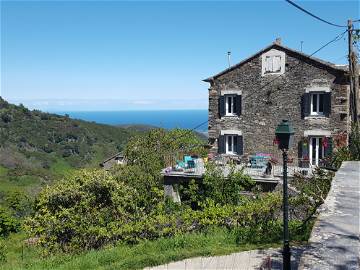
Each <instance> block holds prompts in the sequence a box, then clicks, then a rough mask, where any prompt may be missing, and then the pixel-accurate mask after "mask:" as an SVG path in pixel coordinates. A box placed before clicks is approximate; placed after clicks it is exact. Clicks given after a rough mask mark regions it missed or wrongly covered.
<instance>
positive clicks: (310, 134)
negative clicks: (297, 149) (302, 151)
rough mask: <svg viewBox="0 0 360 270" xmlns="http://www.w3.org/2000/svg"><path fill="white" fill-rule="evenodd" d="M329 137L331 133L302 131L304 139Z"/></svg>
mask: <svg viewBox="0 0 360 270" xmlns="http://www.w3.org/2000/svg"><path fill="white" fill-rule="evenodd" d="M310 136H312V137H331V131H329V130H323V129H309V130H305V131H304V137H310Z"/></svg>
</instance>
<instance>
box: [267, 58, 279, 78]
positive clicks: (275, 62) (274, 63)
mask: <svg viewBox="0 0 360 270" xmlns="http://www.w3.org/2000/svg"><path fill="white" fill-rule="evenodd" d="M279 72H281V56H280V55H272V56H266V58H265V74H266V73H279Z"/></svg>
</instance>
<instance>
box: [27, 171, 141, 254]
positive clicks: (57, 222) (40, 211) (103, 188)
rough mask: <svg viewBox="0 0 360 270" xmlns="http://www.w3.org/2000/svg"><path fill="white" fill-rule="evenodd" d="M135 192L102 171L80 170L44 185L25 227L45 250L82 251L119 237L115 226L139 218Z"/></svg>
mask: <svg viewBox="0 0 360 270" xmlns="http://www.w3.org/2000/svg"><path fill="white" fill-rule="evenodd" d="M137 201H138V194H137V193H136V191H135V190H134V189H133V188H131V187H129V186H127V185H125V184H124V183H123V182H118V181H116V180H115V178H114V177H112V176H111V175H110V174H108V173H106V172H105V171H102V170H81V171H79V172H76V173H75V174H74V175H73V176H71V177H70V178H69V179H67V180H63V181H60V182H58V183H57V184H55V185H54V186H52V187H47V188H45V189H44V190H43V191H42V192H41V193H40V195H39V198H38V200H37V202H36V204H35V208H36V214H35V215H34V216H33V217H32V218H30V219H28V220H27V221H26V228H27V230H28V231H29V232H30V233H31V234H32V235H33V236H38V237H40V239H39V243H40V244H43V245H44V246H46V247H47V249H48V250H56V249H58V248H60V249H61V250H63V251H74V252H75V251H78V252H79V251H81V250H88V249H93V248H99V247H101V246H103V245H106V244H108V243H111V242H114V241H117V240H121V238H122V235H121V234H118V233H117V232H118V229H117V228H118V226H124V225H125V224H128V223H130V222H132V221H134V220H136V219H138V218H139V215H140V211H139V209H137Z"/></svg>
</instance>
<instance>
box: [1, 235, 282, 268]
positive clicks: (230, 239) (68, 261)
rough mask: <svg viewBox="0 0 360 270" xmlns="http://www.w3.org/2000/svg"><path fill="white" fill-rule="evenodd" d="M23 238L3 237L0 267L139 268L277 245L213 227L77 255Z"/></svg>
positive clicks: (276, 245)
mask: <svg viewBox="0 0 360 270" xmlns="http://www.w3.org/2000/svg"><path fill="white" fill-rule="evenodd" d="M24 239H25V235H24V234H13V235H11V236H10V237H9V238H8V239H7V240H6V242H5V244H6V246H7V262H6V263H5V264H3V265H2V266H0V269H4V270H10V269H11V270H15V269H32V270H35V269H36V270H40V269H53V270H55V269H56V270H65V269H69V270H70V269H79V270H82V269H83V270H88V269H98V270H100V269H142V268H144V267H146V266H155V265H161V264H165V263H168V262H171V261H177V260H182V259H185V258H189V257H197V256H215V255H224V254H229V253H233V252H239V251H245V250H251V249H259V248H270V247H279V246H280V243H272V244H241V245H238V244H237V243H236V234H233V233H229V232H228V231H226V230H225V229H217V230H214V231H211V232H210V233H196V234H187V235H179V236H175V237H173V238H166V239H165V238H164V239H158V240H155V241H143V242H141V243H139V244H137V245H133V246H129V245H124V244H120V245H118V246H108V247H106V248H104V249H101V250H94V251H89V252H86V253H82V254H78V255H63V254H57V255H53V256H51V257H47V258H42V256H41V250H40V248H37V247H24V246H23V240H24Z"/></svg>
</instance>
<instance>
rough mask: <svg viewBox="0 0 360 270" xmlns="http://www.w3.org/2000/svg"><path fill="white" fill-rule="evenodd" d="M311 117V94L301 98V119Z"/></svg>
mask: <svg viewBox="0 0 360 270" xmlns="http://www.w3.org/2000/svg"><path fill="white" fill-rule="evenodd" d="M309 115H310V93H305V94H304V95H302V97H301V118H304V117H306V116H309Z"/></svg>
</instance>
